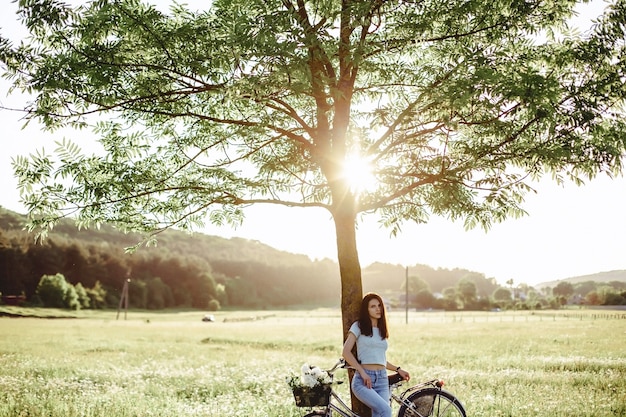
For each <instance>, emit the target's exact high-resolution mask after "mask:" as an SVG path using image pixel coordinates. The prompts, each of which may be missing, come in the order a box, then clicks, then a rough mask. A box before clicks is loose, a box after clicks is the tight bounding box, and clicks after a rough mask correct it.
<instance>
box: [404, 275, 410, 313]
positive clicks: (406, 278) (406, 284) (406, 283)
mask: <svg viewBox="0 0 626 417" xmlns="http://www.w3.org/2000/svg"><path fill="white" fill-rule="evenodd" d="M404 280H405V282H404V290H405V291H404V292H405V296H404V299H405V300H404V301H405V302H404V321H405V323H406V324H409V267H408V266H407V267H406V273H405V277H404Z"/></svg>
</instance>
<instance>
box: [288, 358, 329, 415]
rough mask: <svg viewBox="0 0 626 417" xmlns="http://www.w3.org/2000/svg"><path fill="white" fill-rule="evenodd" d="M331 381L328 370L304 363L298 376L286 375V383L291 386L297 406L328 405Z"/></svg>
mask: <svg viewBox="0 0 626 417" xmlns="http://www.w3.org/2000/svg"><path fill="white" fill-rule="evenodd" d="M331 383H332V376H330V375H329V374H328V372H326V371H323V370H321V369H320V368H318V367H317V366H310V365H309V364H306V363H305V364H304V365H302V368H301V369H300V376H290V377H287V384H289V387H291V391H292V392H293V396H294V399H295V400H296V406H298V407H316V406H325V405H328V403H329V399H330V393H331V389H330V384H331Z"/></svg>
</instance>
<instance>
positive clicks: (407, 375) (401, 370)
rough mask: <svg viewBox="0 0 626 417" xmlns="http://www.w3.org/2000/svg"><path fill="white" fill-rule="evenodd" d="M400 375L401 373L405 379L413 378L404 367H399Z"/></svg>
mask: <svg viewBox="0 0 626 417" xmlns="http://www.w3.org/2000/svg"><path fill="white" fill-rule="evenodd" d="M398 375H400V376H401V377H402V378H403V379H404V380H405V381H408V380H410V379H411V375H410V374H409V373H408V372H407V371H405V370H404V369H398Z"/></svg>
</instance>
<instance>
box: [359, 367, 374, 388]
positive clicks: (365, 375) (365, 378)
mask: <svg viewBox="0 0 626 417" xmlns="http://www.w3.org/2000/svg"><path fill="white" fill-rule="evenodd" d="M359 374H360V375H361V378H362V379H363V383H364V384H365V386H366V387H367V388H370V389H371V388H372V378H370V376H369V374H368V373H367V372H365V370H363V371H360V372H359Z"/></svg>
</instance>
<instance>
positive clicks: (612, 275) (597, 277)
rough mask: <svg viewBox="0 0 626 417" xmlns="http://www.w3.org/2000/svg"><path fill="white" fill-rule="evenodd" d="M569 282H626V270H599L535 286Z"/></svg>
mask: <svg viewBox="0 0 626 417" xmlns="http://www.w3.org/2000/svg"><path fill="white" fill-rule="evenodd" d="M563 281H565V282H569V283H570V284H578V283H581V282H588V281H594V282H611V281H619V282H626V270H624V269H620V270H616V271H606V272H598V273H596V274H589V275H579V276H575V277H570V278H565V279H559V280H556V281H546V282H542V283H540V284H537V285H534V287H535V288H538V289H541V288H546V287H549V288H554V287H556V286H557V284H558V283H559V282H563Z"/></svg>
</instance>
